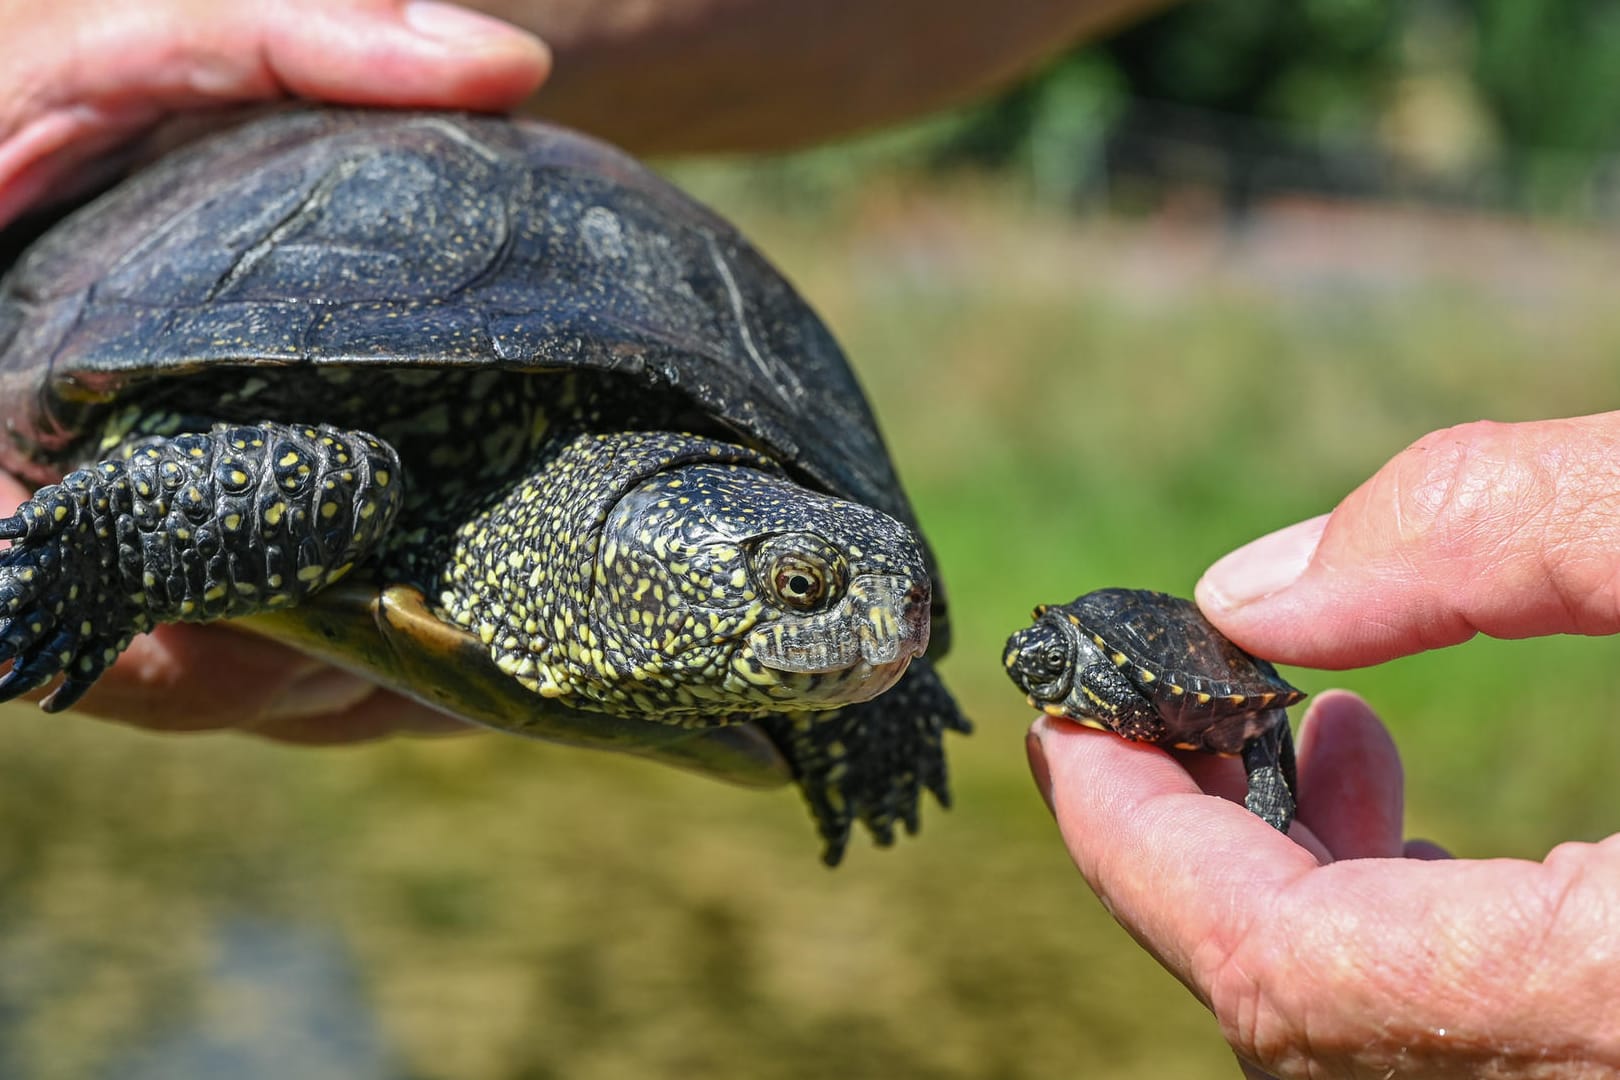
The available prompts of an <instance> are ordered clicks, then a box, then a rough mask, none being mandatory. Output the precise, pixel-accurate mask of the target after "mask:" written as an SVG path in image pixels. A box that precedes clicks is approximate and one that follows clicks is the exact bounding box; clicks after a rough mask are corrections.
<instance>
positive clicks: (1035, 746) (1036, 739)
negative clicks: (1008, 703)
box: [1024, 720, 1057, 814]
mask: <svg viewBox="0 0 1620 1080" xmlns="http://www.w3.org/2000/svg"><path fill="white" fill-rule="evenodd" d="M1024 753H1025V754H1027V755H1028V756H1029V771H1030V774H1031V775H1032V776H1034V777H1035V787H1036V790H1038V791H1039V792H1040V793H1041V801H1042V802H1044V803H1046V811H1047V813H1049V814H1056V813H1057V811H1056V810H1055V809H1054V808H1053V806H1052V770H1051V769H1049V768H1048V767H1047V765H1046V748H1045V747H1043V746H1042V745H1041V723H1040V721H1039V720H1037V721H1036V722H1035V726H1034V727H1032V728H1030V729H1029V734H1028V735H1026V736H1024Z"/></svg>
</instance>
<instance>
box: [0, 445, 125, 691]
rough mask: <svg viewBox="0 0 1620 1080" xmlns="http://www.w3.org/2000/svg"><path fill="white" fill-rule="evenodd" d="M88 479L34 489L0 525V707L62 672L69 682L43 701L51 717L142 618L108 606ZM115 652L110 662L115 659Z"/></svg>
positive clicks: (92, 485) (110, 592)
mask: <svg viewBox="0 0 1620 1080" xmlns="http://www.w3.org/2000/svg"><path fill="white" fill-rule="evenodd" d="M99 494H100V489H99V487H98V485H97V484H96V482H95V477H94V476H93V474H91V473H90V472H89V471H86V470H81V471H80V472H77V473H73V474H71V475H70V476H69V477H67V478H66V479H65V480H64V481H63V482H62V483H61V484H53V485H51V486H49V487H46V488H42V489H41V490H40V491H39V492H38V493H37V494H36V495H35V496H34V497H33V498H32V499H29V500H28V501H26V502H24V503H23V504H22V506H21V507H19V508H18V511H17V513H15V514H13V515H12V516H11V517H9V518H6V519H4V520H3V521H0V538H6V539H9V540H10V541H11V547H10V548H8V549H7V550H5V551H3V552H0V663H4V662H6V661H9V662H10V663H11V669H10V670H9V671H7V672H6V673H5V675H3V676H0V701H9V700H11V699H12V698H15V697H18V696H20V695H22V694H26V693H28V692H29V691H31V690H36V689H38V688H39V687H41V686H43V685H45V684H46V683H48V682H49V681H50V680H51V679H53V678H55V677H56V676H57V675H58V674H60V673H61V672H62V671H64V670H66V671H68V672H69V677H68V680H67V681H66V682H64V683H63V685H62V686H61V687H59V688H58V689H57V691H56V692H55V693H53V694H52V695H51V696H50V698H48V699H47V704H46V706H45V707H46V709H47V710H48V711H52V712H54V711H57V710H59V709H63V708H66V707H67V706H68V705H70V704H72V703H73V702H74V701H77V700H78V699H79V698H80V697H81V696H82V695H83V694H84V692H85V690H87V689H89V684H90V682H92V681H94V679H95V677H96V676H98V675H100V674H101V672H102V671H104V670H105V669H106V667H107V664H108V663H109V662H110V657H109V655H108V647H109V645H110V644H112V643H115V642H120V641H121V642H122V643H125V644H127V643H128V640H129V636H130V631H132V630H133V629H135V628H136V626H135V624H136V623H138V622H139V621H140V620H141V619H142V618H143V616H141V615H140V614H139V613H138V612H135V611H133V610H131V609H130V608H129V607H128V606H127V605H125V604H118V603H114V602H113V600H112V597H113V596H114V595H115V590H114V588H113V581H112V579H111V577H110V573H111V570H110V568H109V567H108V566H107V565H106V560H104V558H103V548H104V538H103V536H102V533H101V530H100V529H98V527H97V525H98V522H97V520H96V516H95V514H94V511H93V508H92V504H93V503H94V501H95V500H96V498H97V497H98V496H99ZM116 655H117V652H116V649H115V650H114V651H113V652H112V653H111V656H116Z"/></svg>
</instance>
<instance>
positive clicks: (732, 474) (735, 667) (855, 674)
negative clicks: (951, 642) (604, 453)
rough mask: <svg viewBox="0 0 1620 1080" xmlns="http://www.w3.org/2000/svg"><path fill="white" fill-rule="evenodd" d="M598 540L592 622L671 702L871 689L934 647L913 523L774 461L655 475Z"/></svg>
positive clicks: (776, 704) (789, 702) (776, 699)
mask: <svg viewBox="0 0 1620 1080" xmlns="http://www.w3.org/2000/svg"><path fill="white" fill-rule="evenodd" d="M599 552H600V554H599V559H598V568H597V578H596V588H595V590H594V599H593V603H592V608H591V614H592V622H593V629H594V630H595V633H596V635H597V636H598V638H600V639H601V640H603V641H604V642H609V643H611V645H612V647H613V648H616V649H618V650H620V651H621V652H622V654H623V655H624V656H625V658H626V660H627V661H628V665H627V666H628V669H629V670H630V672H631V678H632V681H633V682H635V683H639V684H640V689H641V692H642V693H643V695H644V696H647V697H651V698H652V699H654V700H655V701H657V702H659V703H664V702H666V701H667V702H668V704H667V707H666V708H665V710H664V711H666V712H672V713H677V714H678V713H679V712H681V711H682V710H688V709H689V710H691V711H693V712H702V713H705V714H714V713H717V712H722V711H724V710H725V709H726V708H728V707H734V708H735V709H736V711H737V713H754V714H757V713H764V712H796V711H803V710H817V709H829V708H836V707H838V706H841V705H848V704H851V703H853V702H858V701H865V700H867V699H869V698H871V697H874V696H875V695H877V694H880V693H882V692H883V691H884V690H886V689H888V688H889V687H890V686H892V685H893V684H894V683H895V681H896V680H898V679H899V678H900V675H901V674H902V673H903V672H904V671H905V669H906V666H907V665H908V664H909V663H910V662H911V660H912V659H913V658H915V657H917V656H920V655H921V654H922V653H923V652H924V650H926V649H927V647H928V633H929V601H930V597H931V594H932V590H931V587H930V584H929V575H928V568H927V563H926V561H925V559H924V556H923V551H922V545H921V543H920V542H919V541H918V539H917V537H916V536H915V534H913V533H912V531H911V530H910V529H909V528H907V527H906V526H905V525H903V524H902V523H900V522H899V521H896V520H895V519H893V518H891V517H889V516H888V515H886V514H884V513H882V512H880V511H877V510H874V509H872V508H871V507H868V506H864V505H861V504H859V503H852V502H848V501H845V500H842V499H836V498H832V497H830V496H827V495H824V494H822V493H820V492H817V491H813V490H810V489H808V488H805V487H803V486H801V485H799V484H796V483H794V482H792V481H790V480H788V479H786V478H785V477H783V476H781V475H778V474H775V473H773V472H769V471H766V470H762V469H759V468H753V467H750V466H748V465H742V464H708V463H705V464H699V465H688V466H683V467H679V468H674V469H669V470H667V471H664V472H660V473H658V474H656V475H655V476H653V477H651V478H649V479H647V480H644V481H643V482H642V483H640V484H639V485H638V486H636V487H635V488H634V489H633V490H631V491H630V492H629V493H627V494H626V495H625V496H624V497H623V498H622V499H620V500H619V502H618V504H617V505H616V506H615V507H614V509H613V511H612V512H611V513H610V514H609V515H608V518H607V520H606V522H605V523H604V530H603V536H602V542H601V546H600V548H599Z"/></svg>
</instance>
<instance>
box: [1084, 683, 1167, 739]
mask: <svg viewBox="0 0 1620 1080" xmlns="http://www.w3.org/2000/svg"><path fill="white" fill-rule="evenodd" d="M1064 705H1065V707H1066V708H1067V709H1068V710H1069V713H1070V715H1072V716H1073V718H1074V719H1076V720H1078V721H1079V722H1080V723H1082V724H1088V725H1095V726H1100V727H1103V728H1106V729H1107V730H1109V731H1112V732H1115V733H1117V734H1119V735H1123V736H1124V737H1125V738H1127V739H1130V740H1131V741H1132V742H1149V743H1162V742H1165V741H1166V740H1167V739H1168V737H1169V734H1170V728H1169V726H1168V725H1167V724H1165V722H1164V717H1163V716H1161V715H1160V714H1159V710H1158V708H1157V707H1155V706H1154V704H1153V703H1152V702H1151V701H1149V700H1148V699H1147V698H1145V697H1143V696H1142V691H1140V690H1138V689H1137V688H1136V686H1135V685H1134V684H1133V683H1132V682H1131V681H1130V680H1129V679H1127V678H1126V677H1125V676H1124V675H1123V674H1122V673H1121V672H1120V670H1119V669H1118V668H1117V667H1115V666H1114V665H1113V664H1107V663H1103V664H1087V665H1086V666H1085V667H1083V668H1081V669H1080V672H1079V674H1078V675H1076V676H1075V692H1074V693H1073V694H1071V695H1070V698H1069V700H1068V701H1067V702H1065V703H1064Z"/></svg>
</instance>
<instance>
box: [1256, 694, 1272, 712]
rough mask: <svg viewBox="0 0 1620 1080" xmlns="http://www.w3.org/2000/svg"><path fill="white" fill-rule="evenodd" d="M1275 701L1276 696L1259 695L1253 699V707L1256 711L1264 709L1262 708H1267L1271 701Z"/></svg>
mask: <svg viewBox="0 0 1620 1080" xmlns="http://www.w3.org/2000/svg"><path fill="white" fill-rule="evenodd" d="M1276 700H1277V695H1276V694H1261V695H1260V696H1259V697H1257V698H1255V700H1254V706H1255V708H1257V709H1264V708H1266V707H1268V706H1269V705H1270V704H1271V703H1272V702H1273V701H1276Z"/></svg>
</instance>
